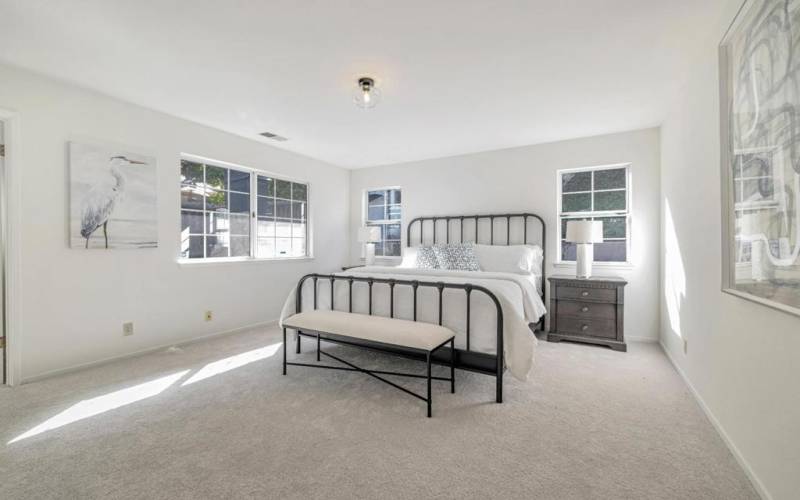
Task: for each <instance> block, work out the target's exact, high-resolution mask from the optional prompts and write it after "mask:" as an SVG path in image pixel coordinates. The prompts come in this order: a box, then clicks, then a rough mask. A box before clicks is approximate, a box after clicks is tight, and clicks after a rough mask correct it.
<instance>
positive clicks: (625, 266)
mask: <svg viewBox="0 0 800 500" xmlns="http://www.w3.org/2000/svg"><path fill="white" fill-rule="evenodd" d="M553 267H557V268H561V269H569V268H572V269H575V263H574V262H565V261H562V262H556V263H554V264H553ZM592 267H593V268H600V269H622V270H632V269H633V268H634V265H633V263H632V262H592Z"/></svg>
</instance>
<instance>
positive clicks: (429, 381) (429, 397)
mask: <svg viewBox="0 0 800 500" xmlns="http://www.w3.org/2000/svg"><path fill="white" fill-rule="evenodd" d="M428 418H431V353H430V352H429V353H428Z"/></svg>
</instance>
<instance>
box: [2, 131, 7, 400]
mask: <svg viewBox="0 0 800 500" xmlns="http://www.w3.org/2000/svg"><path fill="white" fill-rule="evenodd" d="M3 128H4V123H3V121H2V120H0V264H1V265H0V380H2V384H3V385H6V384H7V383H8V356H7V354H6V328H5V325H6V321H5V318H6V308H5V303H6V298H5V290H6V276H5V265H4V264H3V263H5V260H6V256H5V242H6V238H5V229H6V228H5V219H6V214H5V204H6V200H5V178H6V169H5V160H6V145H5V136H4V134H3Z"/></svg>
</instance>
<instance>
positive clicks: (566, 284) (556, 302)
mask: <svg viewBox="0 0 800 500" xmlns="http://www.w3.org/2000/svg"><path fill="white" fill-rule="evenodd" d="M548 281H550V311H549V315H550V331H549V332H548V334H547V340H549V341H550V342H560V341H562V340H572V341H575V342H587V343H590V344H600V345H606V346H608V347H610V348H612V349H614V350H615V351H623V352H624V351H627V350H628V346H627V345H626V344H625V333H624V328H623V324H624V317H625V314H624V313H625V309H624V305H625V300H624V291H625V285H626V284H627V281H625V280H624V279H622V278H616V277H608V276H602V277H600V276H597V277H591V278H576V277H575V276H552V277H550V279H549V280H548Z"/></svg>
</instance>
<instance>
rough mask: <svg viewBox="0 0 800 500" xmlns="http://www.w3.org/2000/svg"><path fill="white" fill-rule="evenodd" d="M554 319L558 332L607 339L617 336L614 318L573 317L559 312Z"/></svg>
mask: <svg viewBox="0 0 800 500" xmlns="http://www.w3.org/2000/svg"><path fill="white" fill-rule="evenodd" d="M556 321H557V323H558V331H559V332H564V333H571V334H573V335H581V336H584V337H603V338H607V339H614V338H616V337H617V328H616V325H615V324H614V320H605V319H584V318H573V317H570V316H562V315H561V314H559V315H558V317H557V320H556Z"/></svg>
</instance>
